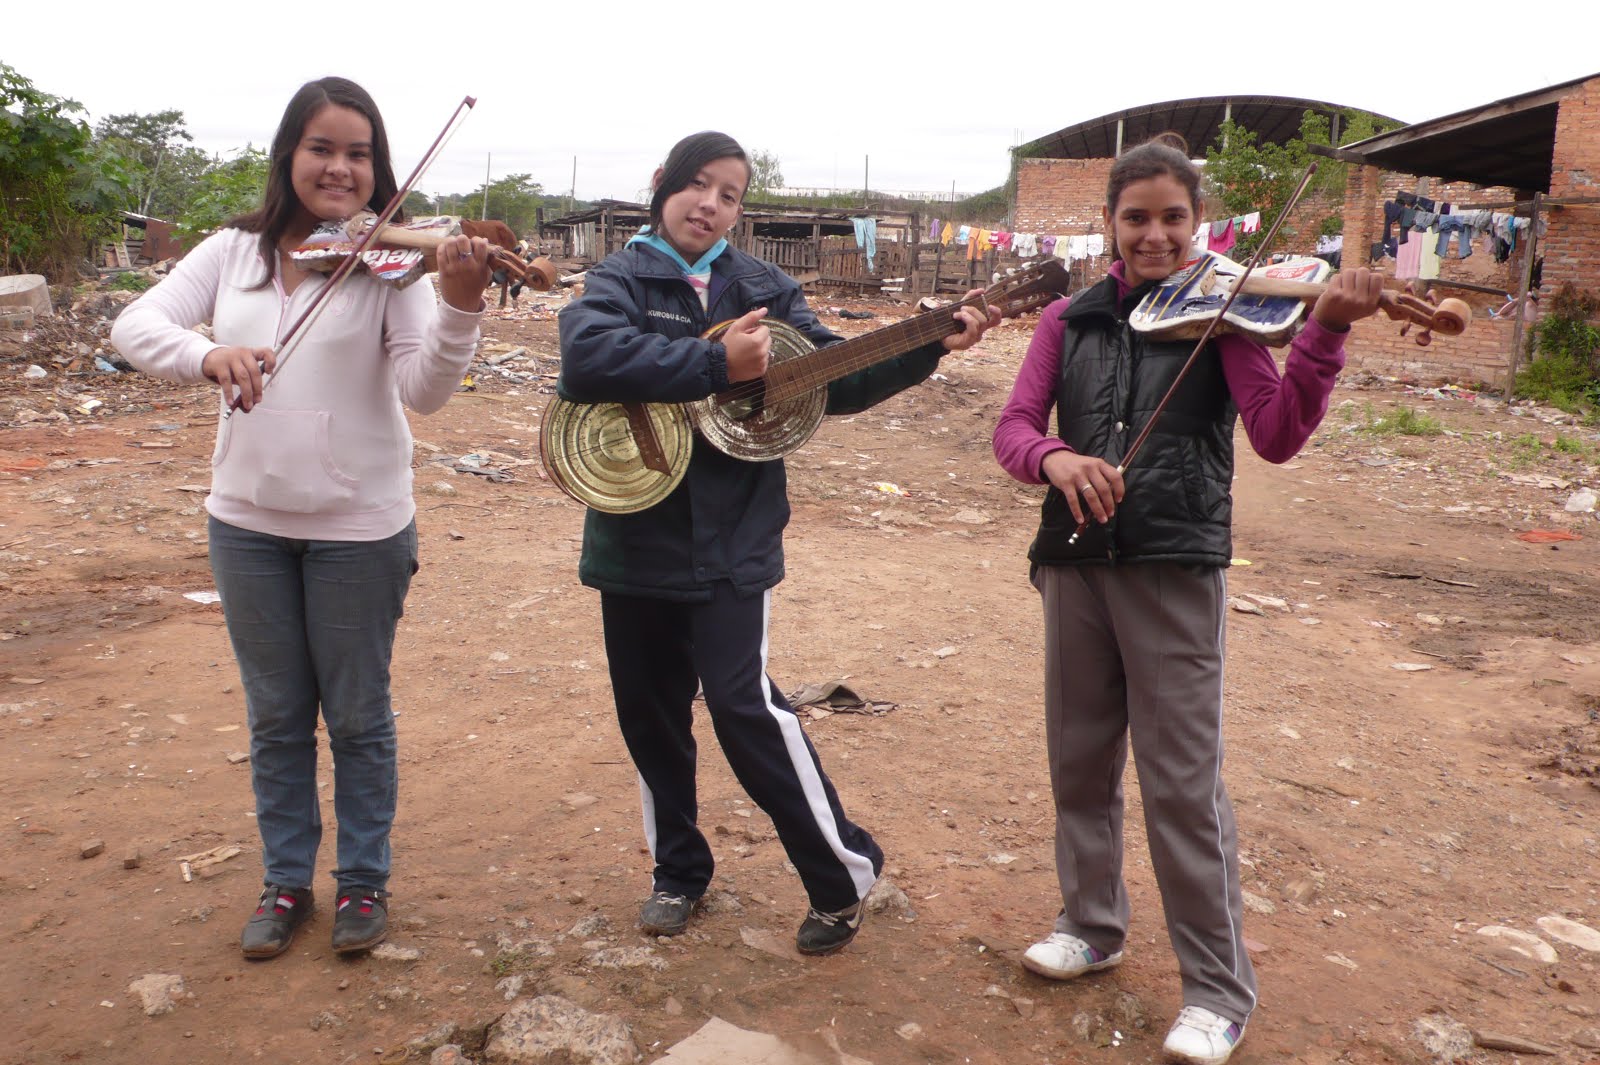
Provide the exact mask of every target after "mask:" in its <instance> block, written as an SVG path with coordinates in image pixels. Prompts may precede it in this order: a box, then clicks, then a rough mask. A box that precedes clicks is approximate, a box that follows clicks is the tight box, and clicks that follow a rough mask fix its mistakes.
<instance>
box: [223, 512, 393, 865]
mask: <svg viewBox="0 0 1600 1065" xmlns="http://www.w3.org/2000/svg"><path fill="white" fill-rule="evenodd" d="M208 531H209V533H210V537H211V573H212V576H213V578H214V579H215V580H216V582H217V591H218V593H220V594H221V596H222V612H223V616H224V617H225V618H226V619H227V622H228V636H229V638H230V639H231V640H232V641H233V653H234V657H235V658H237V659H238V661H239V678H240V680H241V681H242V682H243V685H244V693H245V704H246V707H247V709H248V715H249V723H250V777H251V782H252V784H253V785H254V787H255V793H256V825H257V828H258V830H259V831H260V833H261V860H262V865H263V866H265V868H266V881H267V883H269V884H277V885H279V886H281V887H291V888H302V887H310V886H311V880H312V873H313V871H314V869H315V866H316V860H317V847H318V846H319V845H320V844H321V842H322V810H321V807H320V805H319V804H318V801H317V736H316V731H317V712H318V708H319V707H320V709H321V712H322V719H323V721H324V722H325V723H326V725H327V728H328V746H329V748H330V749H331V750H332V752H333V810H334V815H335V817H337V818H338V822H339V837H338V868H336V869H335V870H334V872H333V875H334V879H335V880H337V881H338V885H339V889H340V891H341V892H344V891H348V890H350V889H354V888H363V887H364V888H371V889H375V890H378V891H382V890H384V889H385V888H386V887H387V886H388V883H389V829H390V826H391V825H392V824H393V823H394V812H395V801H396V796H397V794H398V792H399V772H398V769H397V764H396V742H395V729H394V714H393V713H392V712H391V710H390V705H389V660H390V656H391V654H392V652H393V650H394V634H395V627H396V625H397V624H398V623H399V621H400V615H401V613H402V607H403V604H404V603H405V598H406V591H407V589H408V588H410V586H411V576H412V574H413V573H415V572H416V570H417V527H416V523H415V522H412V523H411V524H410V525H408V526H407V527H406V528H404V529H402V530H401V531H400V532H398V533H396V534H395V535H393V536H391V537H389V538H388V539H386V540H374V541H369V542H361V541H346V540H291V539H287V538H285V537H282V536H272V535H269V534H267V533H257V532H251V531H249V530H247V529H241V528H238V527H237V526H233V525H229V524H227V523H225V522H220V521H218V520H217V519H216V518H211V519H210V521H209V523H208Z"/></svg>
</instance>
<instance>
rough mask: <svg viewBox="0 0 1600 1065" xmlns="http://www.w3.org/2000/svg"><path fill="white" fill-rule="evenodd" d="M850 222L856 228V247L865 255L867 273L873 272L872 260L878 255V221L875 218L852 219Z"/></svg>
mask: <svg viewBox="0 0 1600 1065" xmlns="http://www.w3.org/2000/svg"><path fill="white" fill-rule="evenodd" d="M850 221H851V222H853V223H855V227H856V247H858V248H860V249H861V250H862V251H864V252H866V253H867V273H869V274H870V273H872V272H873V266H872V260H873V259H874V258H876V257H877V254H878V220H877V219H876V218H852V219H850Z"/></svg>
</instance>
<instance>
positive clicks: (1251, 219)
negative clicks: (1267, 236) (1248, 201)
mask: <svg viewBox="0 0 1600 1065" xmlns="http://www.w3.org/2000/svg"><path fill="white" fill-rule="evenodd" d="M1260 228H1261V212H1260V211H1251V212H1250V213H1249V214H1247V215H1244V216H1242V217H1241V218H1240V219H1239V232H1240V233H1254V232H1256V231H1257V230H1258V229H1260Z"/></svg>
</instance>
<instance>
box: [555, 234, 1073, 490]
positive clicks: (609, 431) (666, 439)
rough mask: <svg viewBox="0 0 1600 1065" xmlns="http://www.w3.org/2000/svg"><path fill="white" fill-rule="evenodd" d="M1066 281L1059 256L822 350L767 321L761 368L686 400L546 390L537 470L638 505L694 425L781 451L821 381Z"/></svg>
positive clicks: (712, 440) (669, 467) (730, 449)
mask: <svg viewBox="0 0 1600 1065" xmlns="http://www.w3.org/2000/svg"><path fill="white" fill-rule="evenodd" d="M1067 282H1068V278H1067V273H1066V268H1065V267H1064V266H1063V265H1062V264H1061V261H1060V260H1058V259H1047V260H1045V261H1044V262H1042V263H1039V264H1037V265H1035V266H1030V267H1027V268H1026V269H1023V270H1019V271H1016V272H1014V273H1013V274H1011V275H1009V276H1007V277H1006V278H1004V279H1003V280H1001V281H999V282H997V283H996V284H995V285H992V286H990V288H989V289H987V290H986V291H985V292H983V293H980V294H979V295H976V296H973V297H970V298H968V299H966V300H962V301H961V302H960V303H953V304H950V305H949V306H945V307H940V308H937V309H935V310H931V311H924V312H922V313H920V314H915V315H912V316H911V317H909V318H905V319H902V320H901V321H899V322H896V323H895V324H893V325H890V326H885V327H884V328H882V329H878V330H874V331H873V332H871V333H866V334H863V335H862V336H858V337H852V338H851V339H849V340H845V341H842V342H841V343H838V344H830V345H828V346H827V347H824V348H817V347H815V346H813V345H812V343H811V341H810V340H809V339H807V338H806V336H805V334H803V333H801V332H800V331H799V330H798V329H796V328H794V327H793V326H791V325H789V324H788V323H787V322H780V321H776V320H768V321H767V322H766V323H765V324H766V325H767V327H768V328H769V329H770V330H771V331H772V354H771V358H770V360H769V362H768V364H767V373H766V375H765V376H764V377H762V378H761V379H760V380H756V381H741V382H739V383H738V384H735V385H733V386H731V387H730V388H728V389H727V390H726V391H724V392H720V393H718V394H716V395H714V396H708V397H707V398H705V399H702V400H696V401H695V402H693V403H684V404H675V403H574V402H572V401H570V400H565V399H562V398H561V397H559V396H552V397H551V399H550V404H549V406H548V407H546V408H545V414H544V421H543V424H542V425H541V426H540V429H539V445H540V453H541V458H542V460H543V462H544V468H545V471H546V472H547V473H548V474H549V475H550V479H551V480H552V481H553V482H555V484H556V486H557V487H559V488H560V489H561V490H562V491H563V492H566V493H567V494H568V495H570V496H571V497H572V498H573V499H576V500H577V501H578V502H580V503H582V504H584V505H585V506H587V507H591V508H593V509H594V510H599V511H603V512H605V513H607V514H631V513H634V512H637V511H641V510H645V509H646V508H648V507H652V506H654V505H655V504H657V503H659V502H660V501H661V500H663V499H665V498H666V497H667V496H668V495H670V494H672V491H673V489H675V488H676V487H677V486H678V483H679V482H680V481H682V480H683V476H684V474H685V473H687V472H688V469H689V454H690V449H691V447H692V446H693V440H694V434H695V433H696V432H698V433H699V434H700V436H702V437H704V438H705V440H706V442H707V443H709V444H711V445H712V446H713V447H715V448H717V450H719V451H721V452H723V453H724V454H727V455H731V456H733V457H734V458H737V459H744V460H746V461H748V462H771V461H772V460H774V459H780V458H783V457H784V456H785V455H788V454H789V453H791V452H793V451H795V450H797V449H799V448H800V447H801V446H803V445H804V444H805V442H806V441H807V440H809V439H811V434H813V433H815V432H816V431H817V427H818V426H820V425H821V424H822V418H823V415H824V413H825V412H826V410H827V405H828V384H829V383H830V382H833V381H837V380H839V379H840V378H843V377H847V376H849V375H850V374H852V373H855V372H857V371H858V370H864V369H866V368H867V367H869V366H873V365H876V364H877V363H880V362H885V361H887V360H889V359H892V358H895V357H896V356H899V355H903V354H905V353H906V352H909V351H914V350H916V349H917V348H920V347H922V346H924V345H926V344H931V343H934V342H936V341H939V340H942V339H943V338H945V337H947V336H949V335H950V334H951V333H958V332H960V331H961V327H960V325H959V323H958V322H957V321H956V311H957V309H958V308H960V307H962V306H973V307H977V308H978V309H979V310H980V311H987V309H988V308H989V307H998V308H999V309H1000V312H1001V313H1002V314H1006V313H1007V312H1008V310H1012V309H1013V308H1016V307H1019V306H1027V305H1029V304H1028V301H1029V299H1030V297H1037V296H1038V295H1039V294H1040V293H1060V294H1064V293H1065V292H1066V287H1067ZM1034 302H1037V300H1036V299H1035V300H1034ZM729 324H730V323H728V322H723V323H720V324H719V325H717V326H716V327H714V328H713V329H711V330H710V331H709V332H707V333H706V334H705V336H706V339H708V340H715V339H717V338H718V337H720V336H721V335H722V333H723V332H724V331H725V330H726V329H727V328H728V326H729Z"/></svg>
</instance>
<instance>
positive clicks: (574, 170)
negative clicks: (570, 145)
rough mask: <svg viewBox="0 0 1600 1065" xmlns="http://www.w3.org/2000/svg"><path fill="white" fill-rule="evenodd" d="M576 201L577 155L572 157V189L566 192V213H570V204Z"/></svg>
mask: <svg viewBox="0 0 1600 1065" xmlns="http://www.w3.org/2000/svg"><path fill="white" fill-rule="evenodd" d="M577 202H578V157H577V156H576V155H574V156H573V157H572V191H571V192H569V193H567V213H568V214H571V213H572V205H573V204H575V203H577Z"/></svg>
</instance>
